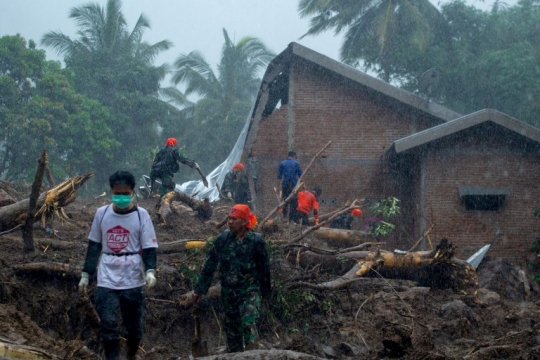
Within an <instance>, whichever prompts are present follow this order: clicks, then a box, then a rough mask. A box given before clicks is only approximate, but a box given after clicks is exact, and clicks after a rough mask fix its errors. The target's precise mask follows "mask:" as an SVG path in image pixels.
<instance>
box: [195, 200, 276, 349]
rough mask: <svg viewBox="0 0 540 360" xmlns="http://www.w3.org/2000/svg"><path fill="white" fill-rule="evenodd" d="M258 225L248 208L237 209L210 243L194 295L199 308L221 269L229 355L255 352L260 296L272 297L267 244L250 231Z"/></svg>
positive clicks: (222, 301)
mask: <svg viewBox="0 0 540 360" xmlns="http://www.w3.org/2000/svg"><path fill="white" fill-rule="evenodd" d="M256 223H257V219H256V218H255V215H253V214H252V213H251V212H250V209H249V207H248V206H247V205H245V204H237V205H234V206H233V207H232V208H231V210H230V212H229V216H228V220H227V225H228V227H229V230H225V231H224V232H222V233H221V234H220V235H218V236H217V238H216V239H215V240H214V241H213V242H212V243H211V247H210V250H209V252H208V256H207V258H206V261H205V263H204V266H203V269H202V271H201V274H200V276H199V280H198V281H197V284H196V285H195V288H194V291H193V302H194V303H195V304H197V303H198V302H199V301H200V299H201V296H202V295H205V294H206V293H207V292H208V288H209V287H210V283H211V282H212V278H213V275H214V272H215V271H216V269H217V268H218V266H219V279H220V282H221V303H222V305H223V311H224V321H223V329H224V331H225V334H226V337H227V352H242V351H244V350H253V349H256V340H257V339H258V332H257V320H258V318H259V312H260V305H261V296H262V298H263V299H264V298H268V297H269V296H270V290H271V288H270V264H269V257H268V252H267V250H266V243H265V241H264V239H263V238H262V235H261V234H259V233H255V232H253V231H252V230H251V229H252V228H253V226H255V224H256Z"/></svg>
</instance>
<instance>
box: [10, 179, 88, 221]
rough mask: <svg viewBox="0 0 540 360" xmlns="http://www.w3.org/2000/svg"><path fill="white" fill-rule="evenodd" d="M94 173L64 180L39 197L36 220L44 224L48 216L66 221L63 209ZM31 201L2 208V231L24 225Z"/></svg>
mask: <svg viewBox="0 0 540 360" xmlns="http://www.w3.org/2000/svg"><path fill="white" fill-rule="evenodd" d="M92 175H93V173H88V174H85V175H79V176H75V177H72V178H69V179H67V180H64V181H63V182H61V183H60V184H58V185H57V186H55V187H54V188H52V189H50V190H48V191H46V192H43V193H41V194H40V195H39V198H38V199H37V202H36V207H37V208H38V209H39V210H38V211H37V212H36V214H35V216H36V219H40V218H41V220H42V222H44V220H45V218H47V217H48V216H55V215H56V216H58V217H59V218H60V219H66V216H65V214H64V211H63V207H65V206H66V205H68V204H70V203H72V202H73V201H74V200H75V198H76V195H75V194H76V191H77V189H79V187H81V185H82V184H84V183H85V182H86V180H88V179H89V178H90V177H92ZM29 203H30V199H28V198H27V199H24V200H21V201H18V202H16V203H15V204H11V205H7V206H3V207H1V208H0V231H6V230H9V229H12V228H14V227H16V226H17V225H19V224H22V223H24V221H25V219H26V212H27V211H28V205H29Z"/></svg>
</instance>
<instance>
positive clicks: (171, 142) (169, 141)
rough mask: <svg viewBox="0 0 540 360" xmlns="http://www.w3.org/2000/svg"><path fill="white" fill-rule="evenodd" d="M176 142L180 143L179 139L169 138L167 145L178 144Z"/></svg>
mask: <svg viewBox="0 0 540 360" xmlns="http://www.w3.org/2000/svg"><path fill="white" fill-rule="evenodd" d="M176 144H178V141H176V139H175V138H168V139H167V141H166V142H165V146H176Z"/></svg>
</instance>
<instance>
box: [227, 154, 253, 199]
mask: <svg viewBox="0 0 540 360" xmlns="http://www.w3.org/2000/svg"><path fill="white" fill-rule="evenodd" d="M221 190H222V191H223V193H225V194H227V197H229V198H230V199H232V200H233V201H234V203H235V204H246V205H249V204H250V203H251V192H250V191H249V182H248V177H247V174H246V171H245V168H244V164H242V163H238V164H235V165H234V166H233V168H232V171H230V172H229V173H227V175H225V180H224V181H223V187H222V189H221Z"/></svg>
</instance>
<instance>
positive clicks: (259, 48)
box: [161, 29, 274, 169]
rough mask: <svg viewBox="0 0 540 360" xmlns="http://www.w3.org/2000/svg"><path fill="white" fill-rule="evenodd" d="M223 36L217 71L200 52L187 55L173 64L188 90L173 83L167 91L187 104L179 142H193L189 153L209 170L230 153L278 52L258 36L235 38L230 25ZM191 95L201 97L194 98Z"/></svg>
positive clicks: (173, 100) (178, 82) (174, 79)
mask: <svg viewBox="0 0 540 360" xmlns="http://www.w3.org/2000/svg"><path fill="white" fill-rule="evenodd" d="M223 36H224V39H225V42H224V44H223V47H222V50H221V60H220V63H219V64H218V66H217V70H218V71H217V73H216V72H214V70H213V69H212V67H211V66H210V64H209V63H208V61H207V60H206V59H205V57H204V55H203V54H202V53H200V52H199V51H197V50H194V51H192V52H190V53H188V54H181V55H180V56H179V57H178V58H177V59H176V61H175V62H174V65H173V72H172V74H173V76H172V83H173V84H174V85H175V86H176V85H183V86H184V87H185V90H184V91H183V92H182V91H180V90H179V89H178V88H176V87H173V88H169V89H165V90H164V91H162V92H161V94H162V96H163V97H164V98H166V99H167V100H168V101H170V102H171V103H174V104H176V105H177V106H180V107H182V108H183V111H182V113H183V114H184V115H185V117H184V119H182V120H181V123H180V126H179V128H178V129H176V133H178V134H179V136H178V141H179V143H184V144H187V148H188V149H189V150H190V151H191V153H190V154H188V155H189V156H188V157H190V158H194V159H195V160H196V161H197V162H198V163H199V164H200V165H201V166H202V168H203V169H213V168H214V167H216V166H217V165H219V164H220V163H221V162H222V161H223V160H224V159H225V158H226V157H227V156H228V155H229V152H230V150H231V149H232V146H233V145H234V143H235V142H236V139H237V138H238V135H239V133H240V131H241V129H242V127H243V125H244V124H245V121H246V118H247V116H248V113H249V110H250V109H251V107H252V105H253V102H254V100H255V96H256V94H257V90H258V86H259V83H260V80H259V78H258V75H259V73H260V72H261V71H262V70H263V69H264V68H265V67H266V66H267V65H268V63H269V62H270V60H271V59H272V58H273V56H274V54H272V53H271V52H270V51H268V50H267V49H266V47H265V45H264V44H263V42H262V41H260V40H258V39H256V38H253V37H244V38H241V39H240V40H239V41H238V42H236V43H234V42H233V41H232V40H231V38H230V37H229V34H228V33H227V31H226V30H225V29H224V30H223ZM191 96H195V97H196V98H197V100H196V101H191V100H189V98H190V97H191ZM180 130H181V131H180Z"/></svg>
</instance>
